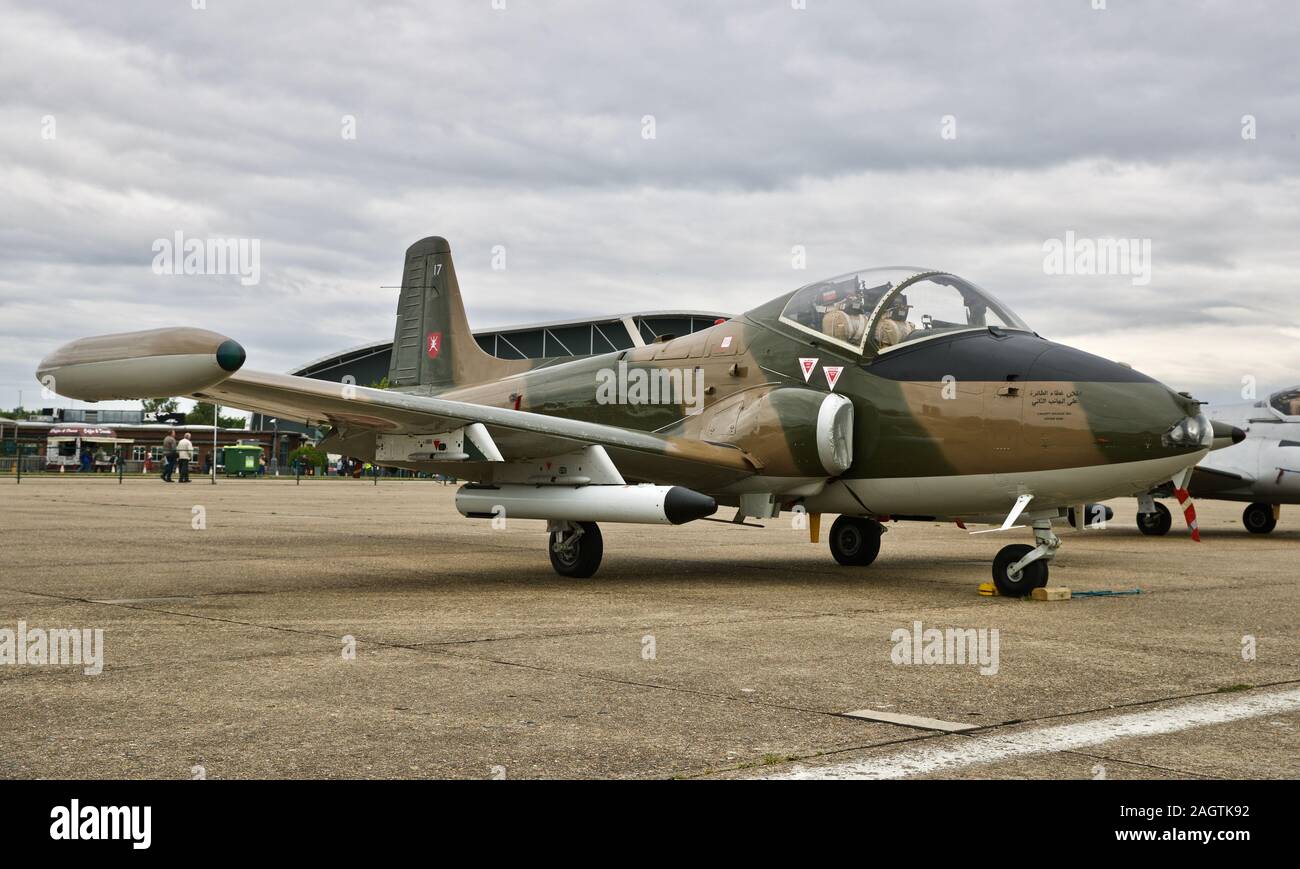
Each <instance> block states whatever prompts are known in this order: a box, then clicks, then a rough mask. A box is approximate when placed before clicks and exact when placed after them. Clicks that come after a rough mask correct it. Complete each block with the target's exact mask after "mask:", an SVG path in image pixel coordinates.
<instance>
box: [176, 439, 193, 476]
mask: <svg viewBox="0 0 1300 869" xmlns="http://www.w3.org/2000/svg"><path fill="white" fill-rule="evenodd" d="M176 456H177V458H176V462H177V464H178V465H180V468H181V482H182V483H188V482H189V481H190V459H192V458H194V443H193V441H191V440H190V433H189V432H186V433H185V436H184V437H183V438H181V439H180V442H179V443H177V444H176Z"/></svg>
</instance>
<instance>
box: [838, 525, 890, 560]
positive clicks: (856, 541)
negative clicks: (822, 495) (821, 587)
mask: <svg viewBox="0 0 1300 869" xmlns="http://www.w3.org/2000/svg"><path fill="white" fill-rule="evenodd" d="M884 533H885V526H883V525H881V524H880V523H879V522H877V521H876V520H875V519H867V518H865V517H863V516H841V517H839V518H838V519H836V520H835V522H834V524H832V525H831V535H830V544H831V555H833V556H835V560H836V561H838V562H839V563H840V564H843V565H844V566H845V567H866V566H867V565H868V564H870V563H871V562H873V561H875V560H876V556H877V555H879V554H880V535H881V534H884Z"/></svg>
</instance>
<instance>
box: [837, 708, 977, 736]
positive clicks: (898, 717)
mask: <svg viewBox="0 0 1300 869" xmlns="http://www.w3.org/2000/svg"><path fill="white" fill-rule="evenodd" d="M844 717H845V718H864V719H866V720H867V721H881V722H884V723H885V724H898V725H901V726H903V727H919V728H921V729H922V730H942V731H944V732H945V733H960V732H961V731H963V730H974V729H975V728H977V727H982V726H983V725H980V724H963V723H962V722H960V721H941V720H939V719H938V718H926V717H924V716H922V715H903V714H902V713H900V712H882V711H881V710H879V709H859V710H857V711H856V712H845V713H844Z"/></svg>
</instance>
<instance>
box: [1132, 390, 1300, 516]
mask: <svg viewBox="0 0 1300 869" xmlns="http://www.w3.org/2000/svg"><path fill="white" fill-rule="evenodd" d="M1208 411H1209V416H1210V420H1211V422H1212V424H1213V425H1214V428H1215V434H1216V436H1217V435H1218V434H1219V433H1220V431H1221V429H1222V427H1223V426H1225V425H1226V426H1231V427H1232V428H1233V431H1234V434H1233V437H1232V446H1230V447H1228V448H1227V449H1223V450H1216V451H1215V452H1213V453H1211V454H1210V455H1208V456H1206V457H1205V458H1204V459H1202V460H1201V463H1200V464H1199V465H1197V466H1196V470H1195V471H1193V472H1192V478H1191V481H1190V482H1189V483H1188V484H1187V490H1188V492H1189V493H1191V495H1192V496H1194V497H1196V498H1207V499H1210V500H1215V501H1244V502H1247V506H1246V509H1245V510H1243V511H1242V513H1241V523H1242V524H1243V525H1245V526H1246V530H1247V531H1249V532H1250V533H1252V534H1268V533H1269V532H1271V531H1272V530H1273V529H1274V528H1276V527H1277V520H1278V516H1279V514H1280V512H1281V508H1282V505H1283V504H1300V386H1293V387H1291V388H1290V389H1283V390H1282V391H1280V392H1275V393H1273V394H1272V395H1270V396H1269V397H1268V399H1267V400H1264V399H1260V400H1258V401H1247V402H1242V403H1240V404H1227V405H1222V406H1216V407H1210V408H1208ZM1169 494H1170V493H1169V487H1168V484H1166V485H1163V486H1160V487H1158V488H1156V489H1155V490H1154V491H1152V492H1147V493H1145V494H1141V495H1139V496H1138V517H1137V522H1138V528H1140V529H1141V530H1142V533H1143V534H1152V535H1159V534H1167V533H1168V532H1169V528H1170V527H1171V526H1172V525H1173V518H1172V517H1171V516H1170V515H1169V510H1168V509H1167V508H1166V507H1165V506H1164V505H1163V504H1161V503H1159V502H1157V501H1156V500H1154V499H1155V497H1156V496H1167V495H1169Z"/></svg>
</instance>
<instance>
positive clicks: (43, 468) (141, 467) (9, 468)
mask: <svg viewBox="0 0 1300 869" xmlns="http://www.w3.org/2000/svg"><path fill="white" fill-rule="evenodd" d="M162 471H163V466H162V463H161V462H155V461H151V462H149V470H148V471H147V472H146V471H145V463H144V462H143V461H136V460H126V461H123V462H121V463H120V465H118V466H104V465H99V466H92V469H91V470H88V471H83V470H81V468H80V466H77V465H69V466H65V467H63V469H62V470H60V468H59V467H54V466H51V465H50V464H49V463H48V459H47V458H46V457H45V456H35V455H28V456H23V457H22V458H21V459H19V458H18V457H15V456H0V482H3V481H6V480H11V481H14V482H18V481H20V480H21V479H22V478H24V477H37V478H43V479H49V478H63V479H69V480H72V479H82V480H87V479H101V480H110V479H112V480H117V479H122V480H129V479H143V478H146V477H160V476H162ZM173 476H175V475H173ZM211 476H212V472H211V469H207V470H205V469H204V468H203V467H202V466H200V465H195V464H191V465H190V479H193V480H199V479H203V478H207V477H211ZM217 479H218V480H238V479H243V480H294V481H301V480H308V481H315V480H322V481H324V480H337V481H340V482H346V481H348V480H353V481H357V482H360V481H366V482H372V481H373V482H377V481H378V480H428V481H430V482H442V483H448V482H451V483H454V482H456V478H454V477H448V476H445V475H442V474H425V473H417V472H415V471H408V470H406V469H404V468H383V467H380V468H374V467H372V468H369V469H367V470H365V471H363V472H362V473H361V475H360V476H357V475H355V474H345V475H342V476H340V475H339V474H338V473H337V472H336V470H335V469H334V468H330V469H329V471H328V472H327V473H324V474H322V473H320V469H319V468H316V469H313V470H312V471H311V472H302V473H299V471H298V469H295V468H291V467H284V468H281V469H280V473H279V474H276V473H275V470H274V469H272V468H269V467H268V468H267V470H266V473H265V474H251V473H250V474H247V475H245V476H244V477H242V478H240V477H236V476H226V473H225V469H224V467H222V466H221V465H218V466H217Z"/></svg>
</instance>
